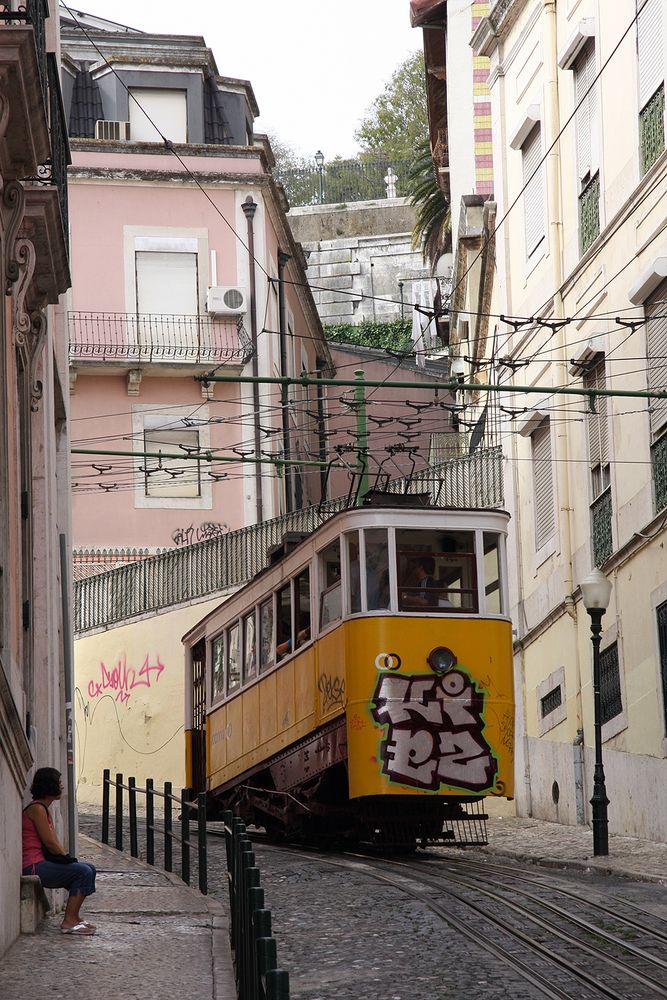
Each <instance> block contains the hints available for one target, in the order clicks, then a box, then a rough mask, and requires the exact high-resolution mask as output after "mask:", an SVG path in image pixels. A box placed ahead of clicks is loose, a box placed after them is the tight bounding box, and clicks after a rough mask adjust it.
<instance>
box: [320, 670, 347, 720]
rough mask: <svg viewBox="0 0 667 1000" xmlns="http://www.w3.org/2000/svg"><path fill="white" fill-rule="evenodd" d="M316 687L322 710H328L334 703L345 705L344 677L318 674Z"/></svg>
mask: <svg viewBox="0 0 667 1000" xmlns="http://www.w3.org/2000/svg"><path fill="white" fill-rule="evenodd" d="M317 688H318V690H319V692H320V694H321V695H322V712H328V711H329V710H330V709H331V708H333V707H334V706H335V705H339V706H340V707H341V708H344V707H345V678H344V677H338V676H333V677H331V676H330V675H329V674H320V676H319V678H318V681H317Z"/></svg>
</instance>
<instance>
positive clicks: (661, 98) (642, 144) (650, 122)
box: [639, 83, 665, 176]
mask: <svg viewBox="0 0 667 1000" xmlns="http://www.w3.org/2000/svg"><path fill="white" fill-rule="evenodd" d="M639 149H640V155H641V164H642V176H643V175H644V174H645V173H646V171H647V170H648V169H649V168H650V167H652V166H653V164H654V163H655V161H656V160H657V159H658V157H659V156H660V154H661V153H662V152H663V151H664V149H665V85H664V83H661V84H660V86H659V88H658V89H657V90H656V92H655V94H654V95H653V97H652V98H651V100H650V101H649V102H648V103H647V104H646V105H645V106H644V107H643V108H642V110H641V111H640V113H639Z"/></svg>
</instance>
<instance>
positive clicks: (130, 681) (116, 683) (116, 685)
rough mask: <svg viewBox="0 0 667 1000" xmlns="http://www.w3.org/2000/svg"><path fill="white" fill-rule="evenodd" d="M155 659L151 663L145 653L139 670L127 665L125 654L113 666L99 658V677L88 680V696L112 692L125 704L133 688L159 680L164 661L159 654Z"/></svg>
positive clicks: (96, 696) (117, 699) (152, 683)
mask: <svg viewBox="0 0 667 1000" xmlns="http://www.w3.org/2000/svg"><path fill="white" fill-rule="evenodd" d="M156 659H157V662H156V663H151V661H150V659H149V655H148V653H147V654H146V659H145V660H144V662H143V664H142V666H141V668H140V669H139V670H137V669H136V668H135V667H132V666H129V665H128V663H127V659H126V657H125V654H123V656H121V657H120V658H119V660H118V663H117V664H116V666H115V667H107V665H106V663H104V661H103V660H100V679H99V680H98V681H97V680H91V681H89V682H88V697H89V698H100V697H102V695H106V694H112V693H113V694H115V700H116V701H117V702H119V703H120V704H121V705H127V703H128V701H129V700H130V695H131V694H132V691H133V690H134V689H135V688H138V687H146V688H150V687H152V686H153V685H154V684H157V682H158V681H159V679H160V677H161V675H162V671H163V670H164V663H162V661H161V660H160V657H159V656H157V657H156Z"/></svg>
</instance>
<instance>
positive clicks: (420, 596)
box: [396, 528, 478, 614]
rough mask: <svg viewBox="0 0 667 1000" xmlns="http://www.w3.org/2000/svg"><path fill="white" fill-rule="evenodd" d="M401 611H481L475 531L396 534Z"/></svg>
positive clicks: (469, 612) (409, 530) (414, 530)
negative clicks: (479, 605) (478, 597)
mask: <svg viewBox="0 0 667 1000" xmlns="http://www.w3.org/2000/svg"><path fill="white" fill-rule="evenodd" d="M396 554H397V561H398V602H399V610H400V611H412V610H414V611H421V610H425V611H430V612H434V611H435V612H438V611H443V612H446V611H447V610H448V609H449V610H456V611H464V612H467V613H468V614H475V613H476V612H477V610H478V606H477V605H478V601H477V573H476V566H475V534H474V532H472V531H427V530H424V529H410V528H403V529H400V528H399V529H397V531H396Z"/></svg>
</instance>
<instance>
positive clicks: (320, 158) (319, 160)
mask: <svg viewBox="0 0 667 1000" xmlns="http://www.w3.org/2000/svg"><path fill="white" fill-rule="evenodd" d="M315 163H316V164H317V169H318V171H319V174H320V205H322V204H324V153H323V152H322V150H321V149H318V151H317V152H316V153H315Z"/></svg>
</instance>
